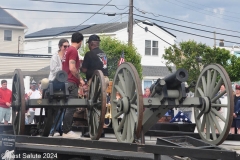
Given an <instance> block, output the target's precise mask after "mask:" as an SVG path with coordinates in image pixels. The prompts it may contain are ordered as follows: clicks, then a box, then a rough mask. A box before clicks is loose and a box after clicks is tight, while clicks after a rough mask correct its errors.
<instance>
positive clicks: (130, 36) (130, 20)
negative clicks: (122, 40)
mask: <svg viewBox="0 0 240 160" xmlns="http://www.w3.org/2000/svg"><path fill="white" fill-rule="evenodd" d="M132 39H133V0H129V16H128V45H132Z"/></svg>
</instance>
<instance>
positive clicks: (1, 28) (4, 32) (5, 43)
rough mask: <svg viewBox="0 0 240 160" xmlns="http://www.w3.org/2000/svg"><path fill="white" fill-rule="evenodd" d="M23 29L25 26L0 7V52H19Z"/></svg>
mask: <svg viewBox="0 0 240 160" xmlns="http://www.w3.org/2000/svg"><path fill="white" fill-rule="evenodd" d="M25 29H27V26H25V25H24V24H23V23H21V22H20V21H19V20H17V19H16V18H14V17H13V16H12V15H11V14H10V13H8V12H7V11H5V10H4V9H2V8H1V7H0V46H1V50H0V52H1V53H21V51H22V50H23V48H24V46H23V45H24V44H23V42H24V36H25V35H24V30H25Z"/></svg>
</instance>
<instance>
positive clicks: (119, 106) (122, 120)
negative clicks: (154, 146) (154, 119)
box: [111, 63, 143, 143]
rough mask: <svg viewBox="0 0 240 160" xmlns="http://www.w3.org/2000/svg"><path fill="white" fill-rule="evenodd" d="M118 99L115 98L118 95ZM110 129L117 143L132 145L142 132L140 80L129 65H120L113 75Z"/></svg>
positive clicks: (135, 71) (133, 68)
mask: <svg viewBox="0 0 240 160" xmlns="http://www.w3.org/2000/svg"><path fill="white" fill-rule="evenodd" d="M117 92H118V93H119V94H120V97H119V98H118V97H116V96H117V94H118V93H117ZM111 105H112V127H113V129H114V132H115V135H116V137H117V140H118V141H119V142H126V143H132V142H134V140H135V139H136V138H139V137H140V135H141V130H142V119H143V99H142V87H141V80H140V78H139V75H138V73H137V70H136V69H135V67H134V66H133V65H132V64H131V63H122V64H121V65H120V66H119V67H118V69H117V71H116V74H115V77H114V80H113V85H112V93H111Z"/></svg>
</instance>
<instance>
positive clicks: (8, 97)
mask: <svg viewBox="0 0 240 160" xmlns="http://www.w3.org/2000/svg"><path fill="white" fill-rule="evenodd" d="M1 85H2V87H1V88H0V123H1V122H2V120H4V124H5V125H7V124H8V121H10V117H11V101H12V91H10V90H9V89H7V81H6V80H2V81H1Z"/></svg>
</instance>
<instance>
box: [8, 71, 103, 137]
mask: <svg viewBox="0 0 240 160" xmlns="http://www.w3.org/2000/svg"><path fill="white" fill-rule="evenodd" d="M89 88H90V89H89V92H88V95H89V96H88V98H87V99H78V98H76V99H69V98H68V97H69V92H68V83H67V74H66V73H65V72H64V71H59V72H58V73H57V75H56V78H55V79H54V80H53V81H49V82H48V80H46V79H45V80H44V83H43V93H42V99H25V96H24V95H25V94H24V93H25V92H24V83H23V75H22V72H21V70H20V69H16V70H15V71H14V75H13V84H12V125H13V131H14V134H15V135H24V134H25V113H26V111H27V109H28V108H41V110H42V109H43V108H44V109H45V117H44V123H43V124H38V125H37V127H38V129H39V130H40V135H41V136H45V137H47V136H48V135H49V132H50V129H51V127H52V124H53V121H54V119H55V117H56V114H57V112H58V111H59V110H60V111H61V112H63V111H64V109H66V108H70V107H74V108H79V107H82V108H87V109H88V123H89V133H90V137H91V139H93V140H98V139H99V138H100V136H101V134H102V129H103V124H104V117H105V112H106V107H105V105H106V92H105V88H106V85H105V81H104V76H103V74H102V72H101V71H99V70H96V71H95V72H94V74H93V77H92V80H91V83H90V86H89ZM41 115H42V111H41V112H40V119H41V117H42V116H41Z"/></svg>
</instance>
